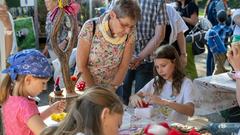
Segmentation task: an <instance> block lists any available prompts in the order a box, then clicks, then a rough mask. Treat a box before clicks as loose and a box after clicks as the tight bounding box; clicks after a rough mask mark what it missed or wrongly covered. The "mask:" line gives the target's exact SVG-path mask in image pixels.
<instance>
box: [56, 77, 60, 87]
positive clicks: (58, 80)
mask: <svg viewBox="0 0 240 135" xmlns="http://www.w3.org/2000/svg"><path fill="white" fill-rule="evenodd" d="M59 82H60V77H59V76H58V77H57V79H56V81H55V85H59Z"/></svg>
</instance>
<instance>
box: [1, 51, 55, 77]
mask: <svg viewBox="0 0 240 135" xmlns="http://www.w3.org/2000/svg"><path fill="white" fill-rule="evenodd" d="M8 63H9V64H10V66H9V67H8V68H7V69H5V70H3V71H2V73H7V74H9V75H10V77H11V79H12V80H16V77H17V75H32V76H34V77H40V78H48V77H51V75H52V69H51V65H50V64H49V62H48V60H47V58H46V57H45V56H44V55H43V54H42V53H41V52H39V51H38V50H35V49H26V50H23V51H20V52H17V53H16V54H14V55H11V56H10V57H9V58H8Z"/></svg>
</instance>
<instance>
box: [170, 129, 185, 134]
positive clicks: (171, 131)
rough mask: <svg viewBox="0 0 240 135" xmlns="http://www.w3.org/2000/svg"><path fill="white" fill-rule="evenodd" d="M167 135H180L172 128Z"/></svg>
mask: <svg viewBox="0 0 240 135" xmlns="http://www.w3.org/2000/svg"><path fill="white" fill-rule="evenodd" d="M167 135H182V133H181V132H179V131H178V130H177V129H174V128H172V129H171V130H170V131H169V132H168V134H167Z"/></svg>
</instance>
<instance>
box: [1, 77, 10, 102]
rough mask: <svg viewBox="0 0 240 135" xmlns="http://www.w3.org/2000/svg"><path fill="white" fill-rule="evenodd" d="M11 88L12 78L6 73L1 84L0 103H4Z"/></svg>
mask: <svg viewBox="0 0 240 135" xmlns="http://www.w3.org/2000/svg"><path fill="white" fill-rule="evenodd" d="M10 89H11V78H10V76H9V75H8V74H6V75H5V77H4V79H3V81H2V82H1V85H0V105H2V104H3V103H4V102H5V101H6V100H7V97H8V95H9V93H10Z"/></svg>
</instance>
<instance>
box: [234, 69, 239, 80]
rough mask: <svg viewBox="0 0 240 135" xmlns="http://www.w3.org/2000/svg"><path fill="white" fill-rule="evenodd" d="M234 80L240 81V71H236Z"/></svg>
mask: <svg viewBox="0 0 240 135" xmlns="http://www.w3.org/2000/svg"><path fill="white" fill-rule="evenodd" d="M233 78H234V79H240V71H235V73H234V74H233Z"/></svg>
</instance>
